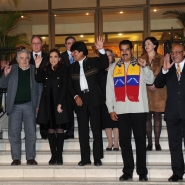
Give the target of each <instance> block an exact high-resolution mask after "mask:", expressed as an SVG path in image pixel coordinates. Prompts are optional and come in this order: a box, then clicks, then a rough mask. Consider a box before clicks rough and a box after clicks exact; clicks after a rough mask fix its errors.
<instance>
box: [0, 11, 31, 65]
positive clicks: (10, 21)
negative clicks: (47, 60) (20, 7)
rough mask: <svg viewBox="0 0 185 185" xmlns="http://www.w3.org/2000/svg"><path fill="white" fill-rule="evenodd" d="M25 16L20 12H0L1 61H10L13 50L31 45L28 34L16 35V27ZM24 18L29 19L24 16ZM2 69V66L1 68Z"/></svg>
mask: <svg viewBox="0 0 185 185" xmlns="http://www.w3.org/2000/svg"><path fill="white" fill-rule="evenodd" d="M22 15H23V14H22V13H21V12H19V11H11V10H4V11H0V60H1V63H6V62H5V61H9V60H10V59H11V55H12V49H13V48H15V47H17V46H20V45H29V41H28V39H27V35H26V33H18V34H15V30H16V25H17V23H18V22H19V21H21V20H22V19H21V16H22ZM24 17H26V18H29V17H28V16H26V15H24ZM1 67H2V66H1Z"/></svg>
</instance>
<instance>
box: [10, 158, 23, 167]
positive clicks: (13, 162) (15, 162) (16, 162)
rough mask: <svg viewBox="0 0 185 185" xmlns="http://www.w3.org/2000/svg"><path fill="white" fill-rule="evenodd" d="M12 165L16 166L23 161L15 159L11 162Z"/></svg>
mask: <svg viewBox="0 0 185 185" xmlns="http://www.w3.org/2000/svg"><path fill="white" fill-rule="evenodd" d="M11 165H12V166H15V165H21V161H20V160H18V159H14V160H13V161H12V163H11Z"/></svg>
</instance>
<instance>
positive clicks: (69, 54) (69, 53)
mask: <svg viewBox="0 0 185 185" xmlns="http://www.w3.org/2000/svg"><path fill="white" fill-rule="evenodd" d="M67 54H68V57H69V59H70V57H71V56H72V53H71V51H69V50H67Z"/></svg>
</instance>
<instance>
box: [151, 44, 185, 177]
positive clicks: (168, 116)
mask: <svg viewBox="0 0 185 185" xmlns="http://www.w3.org/2000/svg"><path fill="white" fill-rule="evenodd" d="M184 50H185V48H184V46H183V45H182V44H175V45H174V46H173V47H172V50H171V53H170V55H171V59H172V61H173V62H172V63H170V55H169V54H167V55H166V56H165V57H164V65H163V68H162V70H161V72H160V73H159V75H158V76H157V77H156V80H155V82H154V83H155V86H156V87H163V86H164V85H166V86H167V95H168V96H167V101H166V108H165V114H164V118H165V120H166V124H167V130H168V139H169V148H170V153H171V166H172V171H173V175H172V176H171V177H170V178H169V179H168V181H179V180H182V179H183V175H184V159H183V152H182V138H183V137H184V138H185V132H182V131H184V129H185V112H184V111H185V67H184V63H185V59H184V56H185V51H184Z"/></svg>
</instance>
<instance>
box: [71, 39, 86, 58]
mask: <svg viewBox="0 0 185 185" xmlns="http://www.w3.org/2000/svg"><path fill="white" fill-rule="evenodd" d="M74 50H77V51H78V52H83V54H84V56H87V55H88V50H87V46H86V45H85V43H84V42H82V41H77V42H75V43H74V44H73V45H72V46H71V52H72V51H74Z"/></svg>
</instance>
